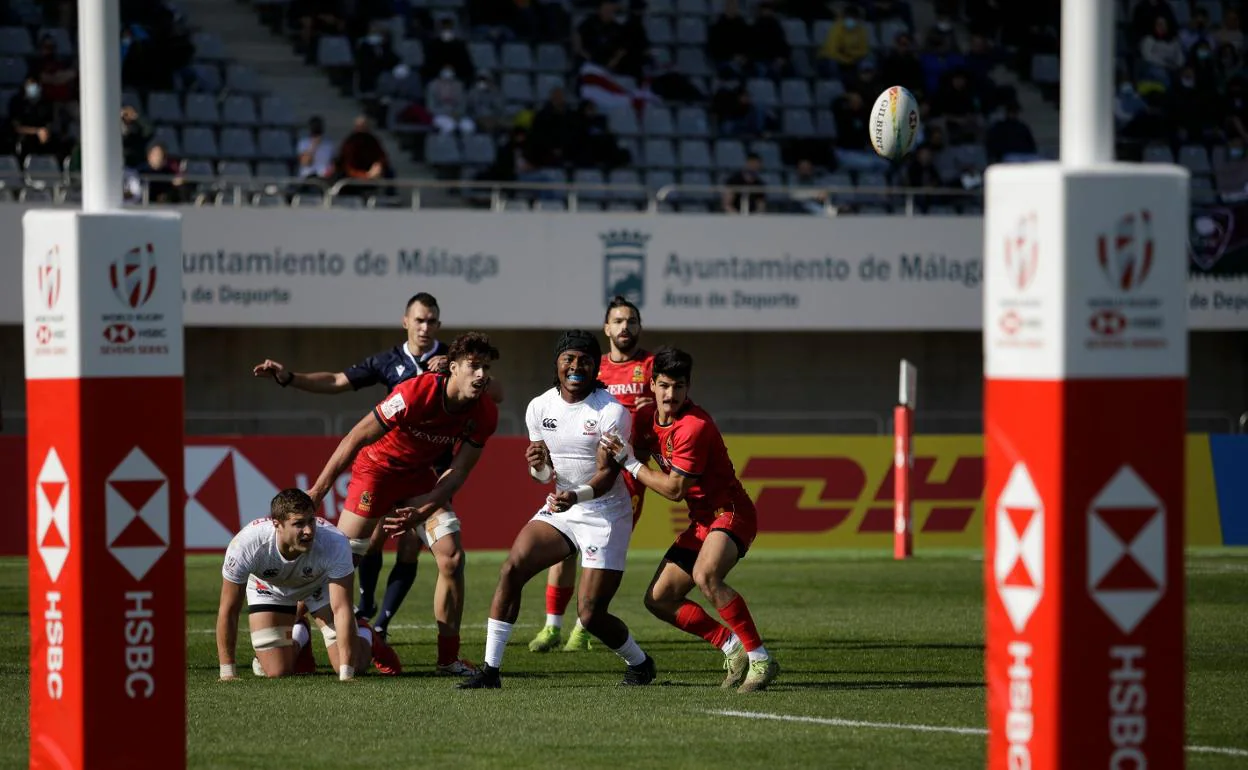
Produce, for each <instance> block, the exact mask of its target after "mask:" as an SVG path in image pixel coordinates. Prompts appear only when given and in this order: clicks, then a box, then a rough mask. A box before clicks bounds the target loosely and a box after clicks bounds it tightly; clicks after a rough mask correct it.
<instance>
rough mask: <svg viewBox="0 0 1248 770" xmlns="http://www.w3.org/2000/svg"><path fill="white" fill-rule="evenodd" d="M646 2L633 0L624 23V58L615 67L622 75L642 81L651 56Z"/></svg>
mask: <svg viewBox="0 0 1248 770" xmlns="http://www.w3.org/2000/svg"><path fill="white" fill-rule="evenodd" d="M645 14H646V5H645V0H633V2H632V4H630V5H629V8H628V17H627V19H626V20H625V22H624V57H623V58H622V59H620V61H619V64H617V65H616V66H615V71H616V72H618V73H620V74H621V75H627V76H629V77H631V78H635V79H637V80H641V78H642V75H643V70H644V69H645V66H646V61H647V59H649V58H651V55H650V35H649V34H648V33H647V32H646V17H645Z"/></svg>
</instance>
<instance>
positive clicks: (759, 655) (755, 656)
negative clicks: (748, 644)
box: [746, 644, 771, 663]
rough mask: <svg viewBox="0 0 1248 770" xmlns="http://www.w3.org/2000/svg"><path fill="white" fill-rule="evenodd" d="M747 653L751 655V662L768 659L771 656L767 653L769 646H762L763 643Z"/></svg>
mask: <svg viewBox="0 0 1248 770" xmlns="http://www.w3.org/2000/svg"><path fill="white" fill-rule="evenodd" d="M746 655H749V656H750V662H751V663H753V662H754V661H756V660H767V659H768V658H770V657H771V656H770V655H768V654H767V648H766V647H764V646H762V645H761V644H760V645H759V646H758V647H755V648H754V649H752V650H750V651H749V652H747V653H746Z"/></svg>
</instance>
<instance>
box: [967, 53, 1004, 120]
mask: <svg viewBox="0 0 1248 770" xmlns="http://www.w3.org/2000/svg"><path fill="white" fill-rule="evenodd" d="M964 61H965V64H964V65H963V69H965V70H966V76H967V79H968V80H970V85H971V91H973V92H974V93H975V96H976V97H977V98H978V99H979V101H980V104H982V105H983V106H984V110H985V111H991V110H993V109H996V107H997V106H998V105H999V104H1000V100H999V99H998V97H997V84H996V83H994V82H993V80H992V71H993V70H994V69H996V68H997V65H999V64H1000V63H1001V56H1000V55H999V54H998V53H997V51H996V49H995V48H994V47H993V45H992V43H991V42H989V41H988V39H987V38H986V37H984V36H983V35H971V43H970V45H969V46H968V47H967V51H966V56H965V58H964Z"/></svg>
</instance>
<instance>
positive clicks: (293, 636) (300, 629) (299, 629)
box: [290, 621, 312, 653]
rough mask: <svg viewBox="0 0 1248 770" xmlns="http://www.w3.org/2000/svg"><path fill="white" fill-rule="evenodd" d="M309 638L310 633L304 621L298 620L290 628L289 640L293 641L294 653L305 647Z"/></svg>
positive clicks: (310, 637)
mask: <svg viewBox="0 0 1248 770" xmlns="http://www.w3.org/2000/svg"><path fill="white" fill-rule="evenodd" d="M311 639H312V634H311V632H310V631H309V630H308V624H307V623H305V622H304V621H299V622H298V623H296V624H295V625H294V627H293V628H291V629H290V641H292V642H294V643H295V652H296V653H297V652H299V650H302V649H303V648H304V647H306V646H307V644H308V642H309V641H311Z"/></svg>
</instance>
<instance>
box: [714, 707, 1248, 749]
mask: <svg viewBox="0 0 1248 770" xmlns="http://www.w3.org/2000/svg"><path fill="white" fill-rule="evenodd" d="M706 713H707V714H714V715H715V716H721V717H740V718H742V719H768V720H771V721H773V722H804V723H806V724H812V725H827V726H828V727H860V728H865V729H871V730H909V731H911V732H921V733H954V734H957V735H987V734H988V731H987V730H985V729H984V728H982V727H953V726H945V725H914V724H904V723H901V722H863V721H859V720H857V719H834V718H827V717H799V716H792V715H789V714H767V713H764V712H761V711H727V710H725V711H707V712H706ZM1187 750H1188V751H1190V752H1193V753H1196V754H1225V755H1227V756H1231V757H1248V749H1233V748H1227V747H1224V746H1188V747H1187Z"/></svg>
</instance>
